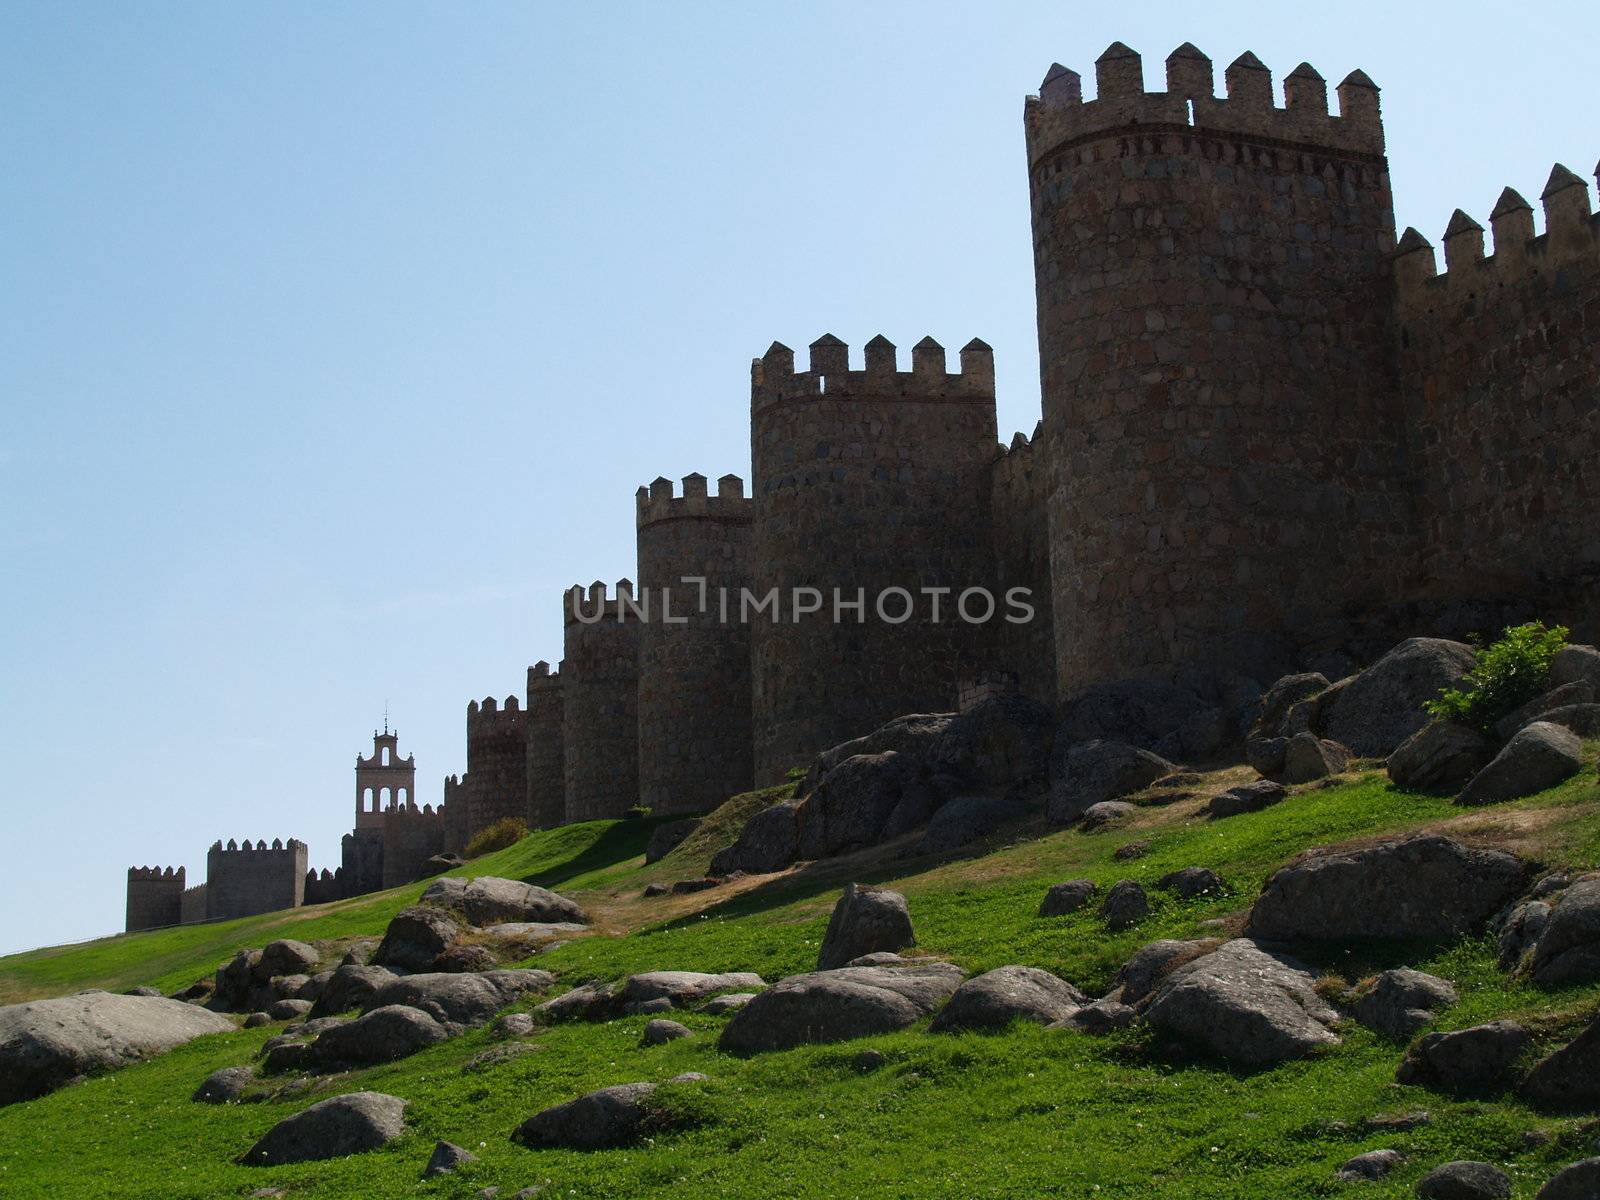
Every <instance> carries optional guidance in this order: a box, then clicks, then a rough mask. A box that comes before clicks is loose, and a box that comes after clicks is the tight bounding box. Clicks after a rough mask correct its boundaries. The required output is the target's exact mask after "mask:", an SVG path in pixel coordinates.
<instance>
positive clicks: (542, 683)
mask: <svg viewBox="0 0 1600 1200" xmlns="http://www.w3.org/2000/svg"><path fill="white" fill-rule="evenodd" d="M563 708H564V705H563V703H562V700H561V671H560V668H559V667H558V668H557V669H556V670H555V671H553V672H552V671H551V670H550V664H549V663H547V662H542V661H541V662H537V663H534V664H533V666H531V667H529V668H528V720H527V728H528V757H527V763H528V828H529V829H554V828H555V827H556V826H557V825H560V824H563V823H564V822H565V821H566V819H567V775H566V772H567V765H566V763H567V760H566V754H565V752H564V751H563V750H562V740H561V722H562V719H563V717H562V713H563Z"/></svg>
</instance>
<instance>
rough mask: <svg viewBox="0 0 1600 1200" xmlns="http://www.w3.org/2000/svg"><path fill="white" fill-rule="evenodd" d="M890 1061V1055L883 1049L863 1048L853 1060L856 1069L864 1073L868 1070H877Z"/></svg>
mask: <svg viewBox="0 0 1600 1200" xmlns="http://www.w3.org/2000/svg"><path fill="white" fill-rule="evenodd" d="M888 1061H889V1057H888V1055H886V1054H884V1052H883V1051H882V1050H863V1051H862V1052H861V1053H860V1054H858V1055H856V1056H855V1058H853V1059H852V1060H851V1062H852V1063H853V1064H854V1065H855V1068H856V1070H858V1071H860V1072H862V1073H863V1074H865V1073H866V1072H868V1071H876V1070H877V1069H878V1068H879V1067H881V1066H883V1065H884V1064H885V1063H887V1062H888Z"/></svg>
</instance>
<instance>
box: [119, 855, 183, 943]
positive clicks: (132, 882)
mask: <svg viewBox="0 0 1600 1200" xmlns="http://www.w3.org/2000/svg"><path fill="white" fill-rule="evenodd" d="M184 876H185V872H184V869H183V868H182V867H178V868H177V869H176V870H174V869H173V868H172V867H166V868H164V869H163V868H161V867H129V868H128V920H127V924H126V929H127V931H128V932H129V933H132V932H133V931H134V930H135V929H162V928H164V927H166V926H168V925H177V924H178V923H179V922H180V921H181V920H182V919H183V892H184V887H183V884H184Z"/></svg>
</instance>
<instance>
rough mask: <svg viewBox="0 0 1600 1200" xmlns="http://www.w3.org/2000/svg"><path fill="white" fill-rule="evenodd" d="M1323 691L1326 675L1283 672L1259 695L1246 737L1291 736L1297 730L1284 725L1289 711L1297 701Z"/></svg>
mask: <svg viewBox="0 0 1600 1200" xmlns="http://www.w3.org/2000/svg"><path fill="white" fill-rule="evenodd" d="M1327 690H1328V680H1327V677H1326V676H1324V675H1320V674H1317V673H1316V672H1307V673H1305V674H1302V675H1285V676H1284V677H1283V678H1282V679H1280V680H1278V682H1276V683H1274V684H1273V685H1272V686H1271V687H1270V688H1268V689H1267V692H1266V695H1264V696H1262V697H1261V702H1260V704H1259V705H1258V706H1257V708H1256V715H1255V721H1254V723H1253V724H1252V725H1251V726H1250V739H1251V740H1254V739H1257V738H1274V739H1276V738H1284V737H1292V736H1294V734H1296V733H1299V732H1300V730H1299V729H1289V728H1286V725H1287V723H1288V720H1289V713H1290V710H1291V709H1293V708H1294V707H1295V705H1297V704H1299V703H1300V702H1301V701H1303V700H1310V699H1311V698H1312V697H1314V696H1320V695H1321V694H1322V693H1323V692H1325V691H1327Z"/></svg>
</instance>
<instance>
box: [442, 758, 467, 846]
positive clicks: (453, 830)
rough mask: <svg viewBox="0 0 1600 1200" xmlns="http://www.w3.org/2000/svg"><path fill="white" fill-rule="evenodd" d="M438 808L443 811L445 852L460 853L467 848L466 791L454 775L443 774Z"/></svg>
mask: <svg viewBox="0 0 1600 1200" xmlns="http://www.w3.org/2000/svg"><path fill="white" fill-rule="evenodd" d="M439 808H440V811H442V812H443V813H444V848H445V852H446V853H447V854H460V853H461V852H462V851H463V850H465V849H466V848H467V793H466V789H465V788H463V787H462V786H461V780H460V779H459V778H457V777H456V776H454V775H446V776H445V780H444V794H443V796H442V798H441V799H440V801H439Z"/></svg>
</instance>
